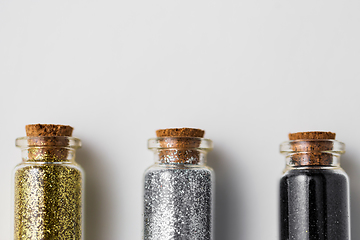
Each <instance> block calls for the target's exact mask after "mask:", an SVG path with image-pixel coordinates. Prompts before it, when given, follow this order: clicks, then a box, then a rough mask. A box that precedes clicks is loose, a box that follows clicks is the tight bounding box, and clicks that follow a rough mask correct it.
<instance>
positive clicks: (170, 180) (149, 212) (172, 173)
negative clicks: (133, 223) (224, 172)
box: [144, 164, 214, 240]
mask: <svg viewBox="0 0 360 240" xmlns="http://www.w3.org/2000/svg"><path fill="white" fill-rule="evenodd" d="M213 175H214V174H213V171H212V170H211V169H210V168H208V167H205V166H199V165H197V166H194V165H192V166H191V165H183V164H180V165H176V164H173V165H168V164H160V165H155V166H153V167H151V168H149V169H148V170H147V171H146V172H145V186H144V187H145V190H144V239H145V240H170V239H172V240H212V239H213V226H212V224H213V181H214V176H213Z"/></svg>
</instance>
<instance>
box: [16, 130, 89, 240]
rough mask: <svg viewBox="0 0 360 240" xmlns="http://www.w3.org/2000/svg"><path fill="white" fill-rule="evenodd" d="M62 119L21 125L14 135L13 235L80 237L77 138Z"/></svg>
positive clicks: (80, 181)
mask: <svg viewBox="0 0 360 240" xmlns="http://www.w3.org/2000/svg"><path fill="white" fill-rule="evenodd" d="M72 131H73V128H72V127H70V126H65V125H53V124H34V125H27V126H26V134H27V136H26V137H21V138H18V139H16V146H17V147H19V148H21V152H22V163H20V164H18V165H17V166H16V168H15V172H14V183H15V184H14V239H15V240H20V239H31V240H40V239H62V240H70V239H71V240H81V239H83V232H82V229H83V201H84V198H83V184H84V173H83V170H82V168H81V167H80V166H79V165H78V164H77V163H76V162H75V151H76V149H77V148H79V147H80V146H81V142H80V139H77V138H74V137H71V135H72Z"/></svg>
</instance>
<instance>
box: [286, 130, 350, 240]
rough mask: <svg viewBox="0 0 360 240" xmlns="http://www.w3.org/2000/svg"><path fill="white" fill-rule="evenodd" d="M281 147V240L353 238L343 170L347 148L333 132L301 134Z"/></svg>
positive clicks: (346, 178)
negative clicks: (284, 162) (351, 236)
mask: <svg viewBox="0 0 360 240" xmlns="http://www.w3.org/2000/svg"><path fill="white" fill-rule="evenodd" d="M289 138H290V141H287V142H284V143H282V144H281V145H280V152H281V153H282V154H284V155H285V156H286V168H285V170H284V175H283V177H282V178H281V181H280V239H281V240H288V239H294V240H315V239H316V240H317V239H324V240H325V239H326V240H339V239H341V240H348V239H350V206H349V181H348V177H347V175H346V173H345V171H344V170H343V169H342V168H341V167H340V154H342V153H344V152H345V145H344V143H342V142H339V141H336V140H335V134H334V133H331V132H299V133H294V134H290V135H289Z"/></svg>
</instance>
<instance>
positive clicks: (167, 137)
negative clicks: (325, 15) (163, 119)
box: [156, 128, 205, 164]
mask: <svg viewBox="0 0 360 240" xmlns="http://www.w3.org/2000/svg"><path fill="white" fill-rule="evenodd" d="M204 134H205V131H204V130H201V129H196V128H167V129H159V130H157V131H156V136H157V137H159V138H164V139H162V140H161V142H160V146H161V147H162V148H164V149H161V150H159V159H160V162H161V163H180V164H181V163H182V164H197V163H199V162H200V156H201V154H200V151H199V150H197V149H196V148H198V147H199V146H200V143H201V139H200V138H203V137H204Z"/></svg>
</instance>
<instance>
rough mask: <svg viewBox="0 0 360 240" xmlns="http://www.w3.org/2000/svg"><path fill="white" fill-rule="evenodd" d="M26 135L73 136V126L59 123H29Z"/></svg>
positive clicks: (26, 127)
mask: <svg viewBox="0 0 360 240" xmlns="http://www.w3.org/2000/svg"><path fill="white" fill-rule="evenodd" d="M25 130H26V136H28V137H37V136H47V137H50V136H66V137H71V135H72V131H73V128H72V127H70V126H67V125H57V124H29V125H26V126H25Z"/></svg>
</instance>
